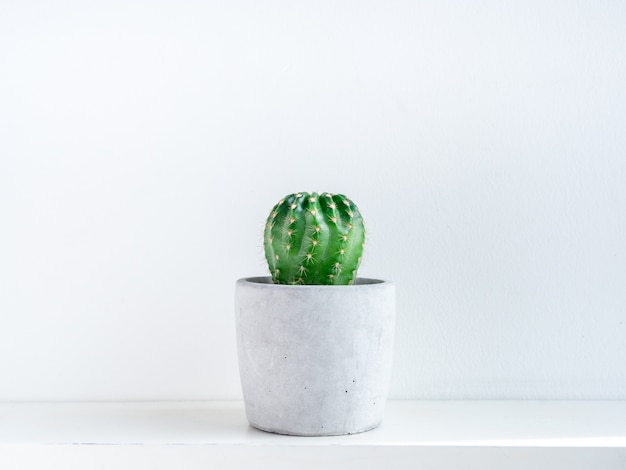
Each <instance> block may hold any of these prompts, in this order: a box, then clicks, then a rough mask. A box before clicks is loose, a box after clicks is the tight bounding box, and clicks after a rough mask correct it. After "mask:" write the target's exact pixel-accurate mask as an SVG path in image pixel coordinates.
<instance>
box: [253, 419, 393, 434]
mask: <svg viewBox="0 0 626 470" xmlns="http://www.w3.org/2000/svg"><path fill="white" fill-rule="evenodd" d="M248 423H250V426H252V427H253V428H255V429H258V430H259V431H263V432H269V433H272V434H280V435H283V436H301V437H324V436H351V435H352V434H361V433H363V432H367V431H371V430H372V429H376V428H377V427H379V426H380V424H381V423H380V422H378V423H376V424H375V425H373V426H369V427H367V428H365V429H357V430H355V431H352V430H350V431H336V432H323V431H322V432H315V433H308V432H298V431H288V430H284V429H274V428H265V427H264V426H261V425H258V424H255V423H253V422H252V421H250V420H248Z"/></svg>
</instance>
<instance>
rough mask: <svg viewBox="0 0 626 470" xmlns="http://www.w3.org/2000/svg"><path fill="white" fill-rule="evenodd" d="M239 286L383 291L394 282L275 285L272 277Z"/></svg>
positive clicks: (248, 279)
mask: <svg viewBox="0 0 626 470" xmlns="http://www.w3.org/2000/svg"><path fill="white" fill-rule="evenodd" d="M237 284H241V285H248V286H255V287H257V288H259V289H290V290H311V289H346V288H349V289H376V288H378V289H381V288H387V287H389V286H393V285H394V283H393V281H389V280H386V279H375V278H370V277H357V278H356V283H354V284H349V285H325V284H303V285H300V284H299V285H289V284H274V283H273V282H272V278H271V277H270V276H252V277H243V278H241V279H238V280H237Z"/></svg>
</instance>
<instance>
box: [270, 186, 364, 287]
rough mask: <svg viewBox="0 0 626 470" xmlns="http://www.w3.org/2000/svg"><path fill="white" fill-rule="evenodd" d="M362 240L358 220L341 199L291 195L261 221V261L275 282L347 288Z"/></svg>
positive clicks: (348, 202) (351, 207)
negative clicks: (264, 225)
mask: <svg viewBox="0 0 626 470" xmlns="http://www.w3.org/2000/svg"><path fill="white" fill-rule="evenodd" d="M364 242H365V228H364V227H363V218H362V217H361V213H360V212H359V209H358V207H357V206H356V205H355V204H354V203H353V202H352V201H351V200H350V199H348V198H347V197H346V196H344V195H342V194H330V193H322V194H317V193H310V194H309V193H294V194H290V195H288V196H286V197H285V198H284V199H281V200H280V201H279V202H278V204H276V205H275V206H274V208H273V209H272V212H271V213H270V215H269V217H268V218H267V224H266V227H265V236H264V245H265V258H266V259H267V264H268V266H269V270H270V273H271V274H272V281H273V282H274V283H275V284H330V285H346V284H353V283H354V281H355V279H356V276H357V270H358V268H359V264H360V263H361V256H362V254H363V244H364Z"/></svg>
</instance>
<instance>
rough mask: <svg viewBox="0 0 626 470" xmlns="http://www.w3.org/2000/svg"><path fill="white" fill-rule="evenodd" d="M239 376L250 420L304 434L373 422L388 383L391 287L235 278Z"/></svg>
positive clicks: (353, 429)
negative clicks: (298, 283)
mask: <svg viewBox="0 0 626 470" xmlns="http://www.w3.org/2000/svg"><path fill="white" fill-rule="evenodd" d="M235 310H236V322H237V346H238V353H239V371H240V375H241V384H242V389H243V395H244V402H245V408H246V414H247V417H248V421H249V422H250V424H251V425H252V426H254V427H256V428H259V429H262V430H264V431H270V432H275V433H280V434H294V435H302V436H324V435H341V434H353V433H358V432H363V431H367V430H369V429H372V428H375V427H376V426H378V425H379V424H380V422H381V420H382V418H383V414H384V409H385V403H386V400H387V394H388V389H389V381H390V377H391V365H392V355H393V335H394V325H395V288H394V285H393V283H391V282H388V281H380V280H376V279H358V280H357V284H356V285H352V286H286V285H276V284H272V282H271V279H270V278H269V277H257V278H248V279H240V280H238V281H237V284H236V293H235Z"/></svg>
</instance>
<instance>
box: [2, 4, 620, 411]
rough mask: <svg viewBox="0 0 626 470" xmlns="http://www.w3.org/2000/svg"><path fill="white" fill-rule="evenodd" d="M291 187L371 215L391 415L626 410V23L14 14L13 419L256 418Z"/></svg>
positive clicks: (529, 14) (56, 11)
mask: <svg viewBox="0 0 626 470" xmlns="http://www.w3.org/2000/svg"><path fill="white" fill-rule="evenodd" d="M293 191H331V192H342V193H345V194H347V195H348V196H350V197H351V198H352V199H353V200H354V201H355V202H356V203H357V204H358V205H359V206H360V208H361V211H362V213H363V215H364V217H365V218H366V223H367V224H368V229H369V240H368V246H367V251H366V257H365V260H364V264H363V266H362V269H361V275H363V276H369V277H380V278H386V279H392V280H394V281H395V282H396V283H397V290H398V320H397V345H396V361H395V372H394V379H393V383H392V397H393V398H621V399H626V325H625V324H624V321H625V317H626V288H625V287H626V5H625V4H624V3H623V2H619V1H586V2H569V1H563V2H560V1H552V2H516V3H513V2H497V1H487V2H464V1H458V2H451V1H443V2H435V1H430V2H420V1H415V2H409V1H406V2H399V1H369V2H367V1H362V2H357V1H354V2H343V1H315V2H313V1H309V2H305V1H299V2H298V1H296V2H294V1H284V2H276V1H271V2H270V1H239V2H237V1H235V2H217V1H216V2H210V1H209V2H207V1H176V2H174V1H169V2H166V1H160V2H159V1H156V2H153V1H147V0H144V1H117V0H113V1H90V2H80V1H60V2H44V1H40V2H33V1H17V0H8V1H7V0H5V1H4V2H2V4H0V400H76V399H78V400H95V399H113V400H115V399H237V398H240V396H241V395H240V393H241V392H240V387H239V378H238V372H237V359H236V350H235V333H234V321H233V317H234V313H233V291H234V282H235V280H236V279H237V278H239V277H244V276H251V275H263V274H265V273H266V267H265V265H264V260H263V254H262V237H261V235H262V228H263V224H264V221H265V217H266V216H267V214H268V212H269V210H270V208H271V207H272V205H273V204H274V203H275V202H276V201H277V200H278V199H280V198H281V197H282V196H284V195H285V194H287V193H289V192H293Z"/></svg>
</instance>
